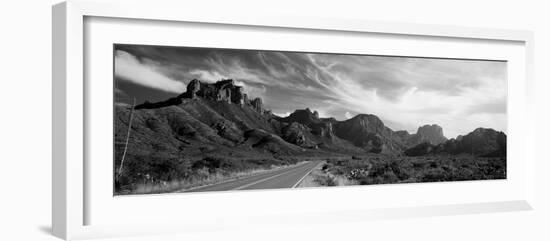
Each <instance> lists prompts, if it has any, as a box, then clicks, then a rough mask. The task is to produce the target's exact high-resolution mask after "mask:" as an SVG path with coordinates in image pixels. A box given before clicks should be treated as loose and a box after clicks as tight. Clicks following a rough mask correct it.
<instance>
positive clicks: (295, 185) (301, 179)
mask: <svg viewBox="0 0 550 241" xmlns="http://www.w3.org/2000/svg"><path fill="white" fill-rule="evenodd" d="M321 163H323V162H320V163H318V164H317V165H315V166H314V167H313V168H311V170H309V172H307V173H306V175H304V176H303V177H302V178H300V180H298V182H297V183H296V184H294V186H292V187H291V188H296V187H297V186H298V185H299V184H300V182H302V181H303V180H304V178H306V177H307V175H309V174H310V173H311V172H312V171H313V170H315V168H317V167H318V166H319V165H321Z"/></svg>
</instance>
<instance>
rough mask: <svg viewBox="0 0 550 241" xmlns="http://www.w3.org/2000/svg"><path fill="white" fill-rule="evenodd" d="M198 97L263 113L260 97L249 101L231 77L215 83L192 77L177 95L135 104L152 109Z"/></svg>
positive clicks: (242, 89)
mask: <svg viewBox="0 0 550 241" xmlns="http://www.w3.org/2000/svg"><path fill="white" fill-rule="evenodd" d="M198 97H200V98H203V99H206V100H214V101H221V102H227V103H230V104H238V105H240V106H245V105H250V106H252V107H253V108H254V109H255V110H257V111H258V112H260V113H264V109H263V105H262V99H261V98H259V97H258V98H255V99H253V100H252V101H250V100H249V99H248V96H247V95H246V94H245V93H244V88H243V87H242V86H239V85H236V84H235V81H234V80H233V79H225V80H220V81H218V82H216V83H205V82H201V81H200V80H197V79H193V80H191V81H190V82H189V84H187V90H186V91H185V92H184V93H182V94H180V95H178V96H177V97H174V98H170V99H168V100H165V101H161V102H157V103H150V102H145V103H143V104H141V105H138V106H136V109H153V108H161V107H166V106H170V105H179V104H181V103H182V102H183V99H196V98H198Z"/></svg>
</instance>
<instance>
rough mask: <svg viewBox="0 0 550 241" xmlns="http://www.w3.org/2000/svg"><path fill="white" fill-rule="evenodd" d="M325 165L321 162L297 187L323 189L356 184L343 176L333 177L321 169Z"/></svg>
mask: <svg viewBox="0 0 550 241" xmlns="http://www.w3.org/2000/svg"><path fill="white" fill-rule="evenodd" d="M325 165H326V163H325V162H322V163H321V164H320V165H318V166H317V167H316V168H315V169H313V171H312V172H311V173H310V174H309V175H307V176H306V177H305V178H304V180H302V182H300V185H298V186H297V187H325V186H349V185H357V182H355V181H354V180H350V179H348V178H346V177H345V176H341V175H334V174H332V173H330V172H328V171H327V170H326V169H323V166H325Z"/></svg>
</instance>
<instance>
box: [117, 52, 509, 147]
mask: <svg viewBox="0 0 550 241" xmlns="http://www.w3.org/2000/svg"><path fill="white" fill-rule="evenodd" d="M113 54H114V66H115V68H114V81H115V89H114V91H115V97H116V100H117V101H121V102H130V101H129V100H130V99H132V98H136V99H137V101H138V103H141V102H143V101H145V100H149V101H160V100H164V99H167V98H170V97H174V96H175V95H177V94H180V93H182V92H185V90H186V86H187V83H189V81H191V80H192V79H199V80H201V81H204V82H210V83H213V82H216V81H218V80H221V79H228V78H231V79H234V80H235V82H236V84H237V85H241V86H243V87H244V90H245V92H246V93H247V94H248V95H249V96H250V97H261V98H262V100H263V103H264V107H265V108H266V109H269V110H272V111H273V113H275V114H277V115H279V116H287V115H289V114H290V113H292V112H293V111H294V110H296V109H305V108H310V109H311V110H316V111H318V112H319V115H320V117H334V118H336V119H337V120H346V119H349V118H352V117H353V116H355V115H357V114H374V115H377V116H378V117H379V118H380V119H381V120H382V121H383V122H384V124H385V125H386V126H388V127H390V128H391V129H393V130H396V131H397V130H407V131H409V132H410V133H416V130H417V129H418V127H419V126H422V125H425V124H438V125H440V126H441V127H442V128H443V132H444V135H445V136H446V137H448V138H455V137H456V136H458V135H465V134H468V133H469V132H471V131H473V130H474V129H476V128H478V127H485V128H493V129H495V130H498V131H504V132H506V119H507V118H506V107H507V105H506V103H507V102H506V101H507V63H506V62H505V61H488V60H458V59H437V58H416V57H399V56H375V55H344V54H328V53H301V52H282V51H264V50H235V49H211V48H187V47H163V46H145V45H115V48H114V53H113Z"/></svg>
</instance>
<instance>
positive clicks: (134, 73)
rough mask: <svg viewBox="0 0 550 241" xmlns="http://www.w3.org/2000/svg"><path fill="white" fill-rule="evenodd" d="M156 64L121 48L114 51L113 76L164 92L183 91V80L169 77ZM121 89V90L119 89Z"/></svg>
mask: <svg viewBox="0 0 550 241" xmlns="http://www.w3.org/2000/svg"><path fill="white" fill-rule="evenodd" d="M157 66H158V64H157V63H155V62H154V61H152V60H149V59H143V60H141V61H140V60H139V59H138V58H136V57H135V56H133V55H132V54H130V53H127V52H124V51H122V50H117V51H116V52H115V76H116V77H119V78H121V79H124V80H127V81H130V82H133V83H135V84H139V85H143V86H146V87H151V88H155V89H159V90H162V91H166V92H173V93H181V92H184V91H185V89H186V88H185V87H186V86H185V84H184V83H183V82H180V81H177V80H174V79H171V78H169V77H167V76H165V75H164V74H162V73H161V72H160V71H159V70H158V67H157ZM119 91H121V90H119Z"/></svg>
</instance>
